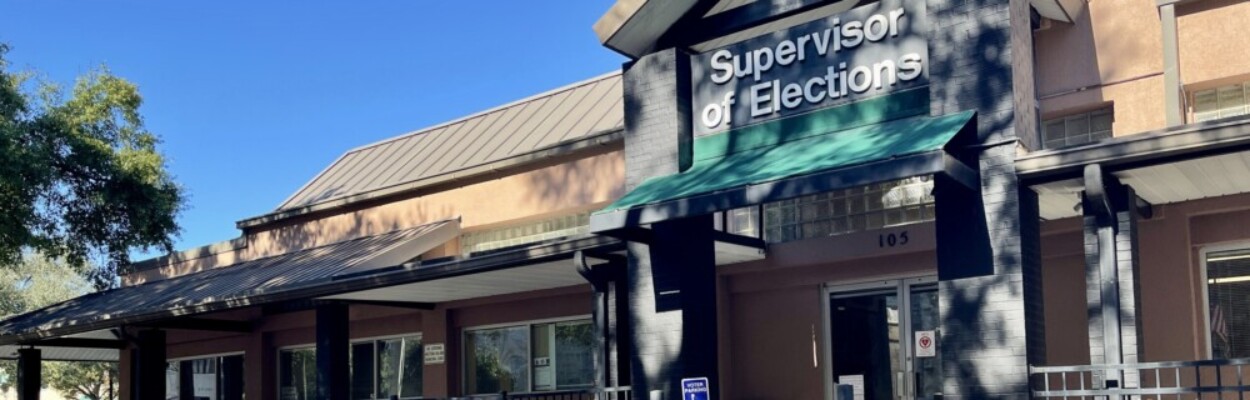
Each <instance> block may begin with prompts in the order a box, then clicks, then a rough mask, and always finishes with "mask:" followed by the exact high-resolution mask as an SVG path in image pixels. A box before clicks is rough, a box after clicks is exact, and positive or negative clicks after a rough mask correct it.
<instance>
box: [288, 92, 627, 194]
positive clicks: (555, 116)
mask: <svg viewBox="0 0 1250 400" xmlns="http://www.w3.org/2000/svg"><path fill="white" fill-rule="evenodd" d="M623 108H624V107H623V96H622V94H621V75H620V73H619V72H615V73H611V74H607V75H603V76H600V77H596V78H593V79H590V80H587V81H583V82H579V83H575V84H572V85H569V86H566V87H563V88H560V89H556V90H553V91H550V92H546V93H543V94H539V95H537V96H533V97H530V98H527V99H523V100H520V101H517V102H514V103H511V104H507V105H504V106H500V107H497V108H494V109H491V110H487V111H484V112H481V113H478V114H475V115H472V116H468V117H465V118H462V119H459V120H455V121H451V122H448V123H444V124H441V125H436V126H433V127H429V128H426V129H422V130H418V131H415V132H412V133H408V134H406V135H402V136H399V137H395V138H391V139H387V140H383V141H381V142H377V143H373V144H370V145H366V146H363V147H359V148H356V149H353V150H351V151H348V152H347V153H346V154H343V155H342V156H340V157H339V158H338V160H336V161H334V163H332V164H331V165H330V166H329V167H327V168H326V169H325V170H324V171H322V172H321V173H320V174H318V175H317V176H316V177H314V178H313V179H312V180H311V181H309V182H308V183H307V184H305V185H304V186H303V187H302V188H300V189H299V190H298V191H296V192H295V194H293V195H291V197H290V198H288V199H287V200H286V201H284V202H283V203H282V204H281V205H279V206H278V210H279V211H281V210H287V209H293V208H300V207H306V206H310V205H314V204H318V203H324V202H327V201H332V200H335V199H339V198H343V197H347V196H352V195H356V194H360V193H365V192H370V191H374V190H379V189H385V188H389V187H394V186H397V185H402V184H404V183H407V182H413V181H417V180H422V179H427V178H431V177H435V176H439V175H444V174H450V173H454V172H456V171H459V170H463V169H466V168H471V167H474V166H477V165H482V164H487V163H491V162H495V161H499V160H503V159H507V158H510V157H515V156H519V155H523V154H526V153H529V152H533V151H537V150H539V149H543V148H546V147H550V146H552V145H555V144H557V143H561V142H566V141H570V140H576V139H581V138H585V137H588V136H592V135H594V134H596V133H602V132H605V131H610V130H616V129H620V128H621V127H622V126H623V124H624V118H625V114H624V110H623Z"/></svg>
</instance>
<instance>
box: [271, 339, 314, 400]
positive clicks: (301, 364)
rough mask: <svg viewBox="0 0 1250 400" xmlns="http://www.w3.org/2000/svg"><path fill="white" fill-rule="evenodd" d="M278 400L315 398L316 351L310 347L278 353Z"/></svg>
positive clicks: (308, 399) (307, 399)
mask: <svg viewBox="0 0 1250 400" xmlns="http://www.w3.org/2000/svg"><path fill="white" fill-rule="evenodd" d="M278 395H279V397H278V398H279V400H313V399H316V398H317V351H316V350H315V349H313V348H311V347H307V348H300V349H286V350H281V351H278Z"/></svg>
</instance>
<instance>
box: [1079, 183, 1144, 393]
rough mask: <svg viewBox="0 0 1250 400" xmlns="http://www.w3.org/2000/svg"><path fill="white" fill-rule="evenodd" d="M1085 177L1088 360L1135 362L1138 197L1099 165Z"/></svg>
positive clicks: (1132, 379)
mask: <svg viewBox="0 0 1250 400" xmlns="http://www.w3.org/2000/svg"><path fill="white" fill-rule="evenodd" d="M1085 175H1086V178H1085V187H1086V190H1085V191H1084V192H1083V193H1082V210H1083V214H1084V217H1083V222H1084V231H1085V287H1086V305H1087V306H1088V307H1087V309H1088V310H1089V356H1090V357H1089V359H1090V363H1091V364H1119V363H1136V362H1139V361H1140V355H1141V339H1140V338H1141V324H1140V323H1139V321H1140V320H1139V318H1138V315H1137V306H1138V304H1140V301H1139V294H1138V293H1139V292H1138V286H1139V284H1138V282H1137V275H1138V257H1137V220H1138V219H1139V218H1140V217H1141V216H1140V213H1139V210H1138V208H1137V206H1136V201H1137V195H1136V193H1134V191H1133V188H1131V187H1128V186H1126V185H1124V184H1122V183H1120V181H1119V180H1118V179H1116V178H1115V177H1114V176H1112V175H1110V174H1108V173H1105V172H1104V171H1103V170H1102V169H1101V167H1100V166H1098V165H1089V166H1087V167H1086V174H1085ZM1102 378H1103V379H1105V380H1115V381H1117V383H1118V384H1120V385H1121V386H1123V387H1138V384H1139V383H1140V382H1139V377H1138V376H1136V375H1134V374H1130V375H1128V376H1118V375H1117V373H1116V372H1114V371H1108V375H1106V376H1104V377H1102ZM1098 383H1099V384H1101V383H1103V382H1098Z"/></svg>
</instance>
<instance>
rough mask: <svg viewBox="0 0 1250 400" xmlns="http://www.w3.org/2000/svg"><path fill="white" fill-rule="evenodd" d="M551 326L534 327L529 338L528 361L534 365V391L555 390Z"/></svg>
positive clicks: (540, 325) (553, 339) (553, 346)
mask: <svg viewBox="0 0 1250 400" xmlns="http://www.w3.org/2000/svg"><path fill="white" fill-rule="evenodd" d="M553 327H554V325H552V324H539V325H534V327H533V332H532V333H531V335H532V336H530V337H531V338H532V339H533V342H531V343H530V360H531V362H532V363H533V364H534V390H535V391H541V390H555V388H556V374H555V365H554V363H553V362H552V361H553V360H552V358H554V357H553V356H554V354H553V353H554V348H555V345H554V344H553V342H554V341H555V338H554V337H553V336H552V335H554V334H555V332H554V330H553Z"/></svg>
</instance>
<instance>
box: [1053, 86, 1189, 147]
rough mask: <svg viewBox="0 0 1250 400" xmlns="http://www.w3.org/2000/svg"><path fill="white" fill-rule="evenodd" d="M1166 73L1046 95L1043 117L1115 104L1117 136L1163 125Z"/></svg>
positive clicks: (1113, 130)
mask: <svg viewBox="0 0 1250 400" xmlns="http://www.w3.org/2000/svg"><path fill="white" fill-rule="evenodd" d="M1162 93H1163V76H1162V75H1155V76H1150V77H1146V78H1142V79H1137V80H1133V81H1128V82H1122V83H1119V84H1114V85H1110V86H1103V87H1098V88H1092V89H1089V90H1083V91H1079V92H1073V93H1067V94H1063V95H1060V96H1054V97H1050V98H1045V99H1042V101H1041V103H1042V119H1043V120H1046V119H1051V118H1056V117H1062V116H1064V115H1069V114H1074V113H1080V112H1085V111H1090V110H1092V109H1096V108H1098V107H1101V106H1103V105H1106V104H1113V105H1114V109H1113V112H1114V121H1115V123H1114V124H1112V126H1111V132H1112V135H1114V136H1117V137H1119V136H1127V135H1132V134H1136V133H1142V132H1147V131H1152V130H1156V129H1162V128H1164V127H1165V126H1166V125H1167V124H1166V121H1165V120H1164V113H1163V109H1164V104H1163V96H1162Z"/></svg>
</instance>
